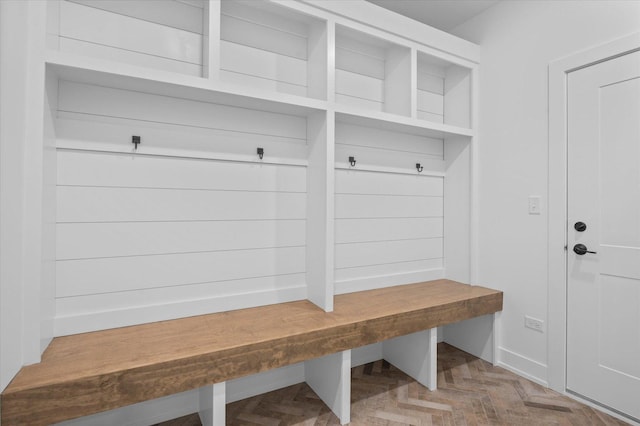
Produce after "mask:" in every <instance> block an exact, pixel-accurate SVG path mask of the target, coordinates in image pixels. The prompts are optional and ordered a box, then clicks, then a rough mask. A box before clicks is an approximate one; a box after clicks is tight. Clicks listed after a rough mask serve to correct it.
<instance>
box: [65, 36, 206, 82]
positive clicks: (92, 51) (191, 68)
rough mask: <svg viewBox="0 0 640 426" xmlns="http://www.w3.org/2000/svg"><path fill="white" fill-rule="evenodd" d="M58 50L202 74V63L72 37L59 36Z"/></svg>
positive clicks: (198, 75)
mask: <svg viewBox="0 0 640 426" xmlns="http://www.w3.org/2000/svg"><path fill="white" fill-rule="evenodd" d="M59 45H60V50H62V51H63V52H69V53H73V54H76V55H81V56H92V57H97V58H101V59H107V60H109V61H115V62H126V63H128V64H131V65H137V66H141V67H149V68H156V69H160V70H165V71H172V72H177V73H181V74H186V75H193V76H196V77H201V76H202V65H201V64H192V63H189V62H182V61H174V60H173V59H167V58H163V57H161V56H154V55H147V54H144V53H140V52H132V51H130V50H123V49H119V48H117V47H111V46H103V45H101V44H95V43H90V42H87V41H82V40H75V39H72V38H65V37H60V41H59Z"/></svg>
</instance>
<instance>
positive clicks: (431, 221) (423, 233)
mask: <svg viewBox="0 0 640 426" xmlns="http://www.w3.org/2000/svg"><path fill="white" fill-rule="evenodd" d="M442 235H443V218H441V217H433V218H390V219H336V221H335V241H336V244H340V243H357V242H366V241H390V240H408V239H413V238H433V237H442Z"/></svg>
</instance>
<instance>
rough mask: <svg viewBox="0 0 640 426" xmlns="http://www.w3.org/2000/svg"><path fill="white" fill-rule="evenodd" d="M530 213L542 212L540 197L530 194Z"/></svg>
mask: <svg viewBox="0 0 640 426" xmlns="http://www.w3.org/2000/svg"><path fill="white" fill-rule="evenodd" d="M529 214H540V197H538V196H537V195H531V196H529Z"/></svg>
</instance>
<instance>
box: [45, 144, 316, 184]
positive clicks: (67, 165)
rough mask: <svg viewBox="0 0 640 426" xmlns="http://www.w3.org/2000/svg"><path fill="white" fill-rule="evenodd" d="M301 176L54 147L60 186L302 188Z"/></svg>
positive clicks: (279, 169)
mask: <svg viewBox="0 0 640 426" xmlns="http://www.w3.org/2000/svg"><path fill="white" fill-rule="evenodd" d="M171 170H179V171H180V178H179V179H176V175H175V174H174V173H171V172H170V171H171ZM305 175H306V170H305V168H304V167H296V166H278V165H273V164H260V163H235V162H224V161H211V160H202V159H191V158H167V157H154V156H136V155H126V154H109V153H93V152H78V151H63V150H60V151H58V185H59V186H76V185H82V186H100V187H129V188H162V189H193V190H195V189H207V190H225V191H232V190H233V191H243V190H246V191H269V192H276V191H277V192H305V191H306V186H305Z"/></svg>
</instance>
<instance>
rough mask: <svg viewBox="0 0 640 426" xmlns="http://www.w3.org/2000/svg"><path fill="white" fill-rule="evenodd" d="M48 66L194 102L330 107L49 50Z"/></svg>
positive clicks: (81, 79)
mask: <svg viewBox="0 0 640 426" xmlns="http://www.w3.org/2000/svg"><path fill="white" fill-rule="evenodd" d="M45 63H46V64H47V69H48V70H49V71H51V72H54V73H55V75H56V76H57V77H58V78H59V79H61V80H67V81H73V82H77V83H85V84H93V85H97V86H104V87H112V88H117V89H124V90H131V91H136V92H145V93H151V94H155V95H164V96H171V97H176V98H182V99H190V100H194V101H201V102H209V103H216V104H224V105H230V106H237V107H241V108H249V109H257V110H265V111H270V112H276V113H281V114H291V115H297V116H308V115H309V114H312V113H314V112H317V111H324V110H326V109H327V103H326V102H325V101H320V100H316V99H309V98H305V97H300V96H295V95H289V94H282V93H273V92H270V91H261V90H256V89H247V88H243V87H241V86H238V85H232V84H225V83H221V82H217V81H212V80H208V79H204V78H200V77H194V76H188V75H183V74H178V73H173V72H168V71H163V70H156V69H149V68H144V67H138V66H135V65H128V64H122V63H117V62H111V61H105V60H102V59H95V58H89V57H83V56H78V55H73V54H68V53H62V52H58V51H53V50H49V51H47V53H46V55H45Z"/></svg>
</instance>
